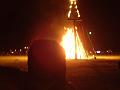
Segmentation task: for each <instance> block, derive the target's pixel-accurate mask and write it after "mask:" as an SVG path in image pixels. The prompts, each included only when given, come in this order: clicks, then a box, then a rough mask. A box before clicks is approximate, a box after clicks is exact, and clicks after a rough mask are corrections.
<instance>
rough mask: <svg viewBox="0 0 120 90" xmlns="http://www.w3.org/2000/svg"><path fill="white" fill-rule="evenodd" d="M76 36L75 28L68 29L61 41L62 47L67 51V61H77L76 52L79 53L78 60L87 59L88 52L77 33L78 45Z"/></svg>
mask: <svg viewBox="0 0 120 90" xmlns="http://www.w3.org/2000/svg"><path fill="white" fill-rule="evenodd" d="M76 29H77V28H76ZM74 35H75V34H74V29H73V28H66V33H65V35H64V36H63V38H62V41H61V46H62V47H63V48H64V49H65V54H66V59H75V52H76V53H77V59H86V52H85V49H84V47H83V44H82V42H81V40H80V38H79V35H78V33H77V31H76V43H75V36H74ZM75 46H76V50H75Z"/></svg>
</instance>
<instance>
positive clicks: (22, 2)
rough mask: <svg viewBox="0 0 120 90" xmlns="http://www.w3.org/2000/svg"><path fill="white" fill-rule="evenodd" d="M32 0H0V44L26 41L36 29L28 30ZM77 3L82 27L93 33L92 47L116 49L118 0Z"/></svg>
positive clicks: (8, 45) (6, 45)
mask: <svg viewBox="0 0 120 90" xmlns="http://www.w3.org/2000/svg"><path fill="white" fill-rule="evenodd" d="M40 1H41V0H40ZM36 4H38V2H37V0H33V1H32V0H4V1H1V2H0V48H19V47H23V46H25V45H28V44H29V42H30V40H31V38H32V33H35V32H36V31H30V30H29V28H30V26H31V23H34V22H33V21H34V18H35V16H34V13H37V10H36V8H34V7H35V6H36ZM78 7H79V11H80V14H81V18H82V20H83V24H84V27H85V28H86V29H87V31H88V32H89V31H91V32H92V34H93V35H92V36H91V38H92V39H94V46H95V49H96V50H108V49H111V50H113V51H120V40H119V39H120V36H119V34H120V3H119V0H78ZM43 13H44V12H43Z"/></svg>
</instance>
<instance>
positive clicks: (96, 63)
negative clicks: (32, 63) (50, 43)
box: [0, 56, 120, 90]
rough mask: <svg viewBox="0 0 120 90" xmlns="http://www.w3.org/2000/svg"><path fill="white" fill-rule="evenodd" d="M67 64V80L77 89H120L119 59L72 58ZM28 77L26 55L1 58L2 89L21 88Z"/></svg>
mask: <svg viewBox="0 0 120 90" xmlns="http://www.w3.org/2000/svg"><path fill="white" fill-rule="evenodd" d="M5 59H6V60H5ZM66 65H67V72H66V79H67V82H68V83H69V84H70V85H71V86H72V87H75V88H76V89H77V90H120V60H119V59H118V60H105V59H102V60H100V59H99V60H72V61H67V64H66ZM26 77H27V57H26V56H8V57H5V56H4V57H1V58H0V90H21V89H22V88H23V87H25V85H26V83H25V81H26V80H27V79H26Z"/></svg>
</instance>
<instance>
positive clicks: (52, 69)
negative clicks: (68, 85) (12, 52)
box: [27, 40, 66, 90]
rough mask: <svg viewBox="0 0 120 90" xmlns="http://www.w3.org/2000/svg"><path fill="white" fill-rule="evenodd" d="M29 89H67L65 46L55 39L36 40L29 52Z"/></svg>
mask: <svg viewBox="0 0 120 90" xmlns="http://www.w3.org/2000/svg"><path fill="white" fill-rule="evenodd" d="M28 76H29V79H28V86H27V89H28V90H65V82H66V79H65V78H66V62H65V53H64V50H63V48H62V47H61V46H60V45H59V44H58V43H57V42H56V41H53V40H36V41H34V42H33V43H32V44H31V46H30V49H29V52H28Z"/></svg>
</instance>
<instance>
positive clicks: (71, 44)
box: [60, 0, 87, 59]
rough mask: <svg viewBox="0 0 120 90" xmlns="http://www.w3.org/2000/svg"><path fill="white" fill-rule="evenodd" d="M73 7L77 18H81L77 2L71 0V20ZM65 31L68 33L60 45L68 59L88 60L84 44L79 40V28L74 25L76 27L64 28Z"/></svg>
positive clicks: (69, 14) (69, 15)
mask: <svg viewBox="0 0 120 90" xmlns="http://www.w3.org/2000/svg"><path fill="white" fill-rule="evenodd" d="M73 6H74V8H75V9H76V12H77V18H79V17H80V13H79V10H78V9H77V5H76V0H71V1H70V7H69V9H70V10H69V12H68V18H69V19H70V17H71V13H72V8H73ZM64 29H65V31H66V32H65V35H63V38H62V41H61V43H60V44H61V46H62V47H63V48H64V50H65V54H66V59H86V58H87V55H86V52H85V49H84V47H83V44H82V42H81V40H80V38H79V35H78V32H77V26H75V25H74V27H64Z"/></svg>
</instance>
